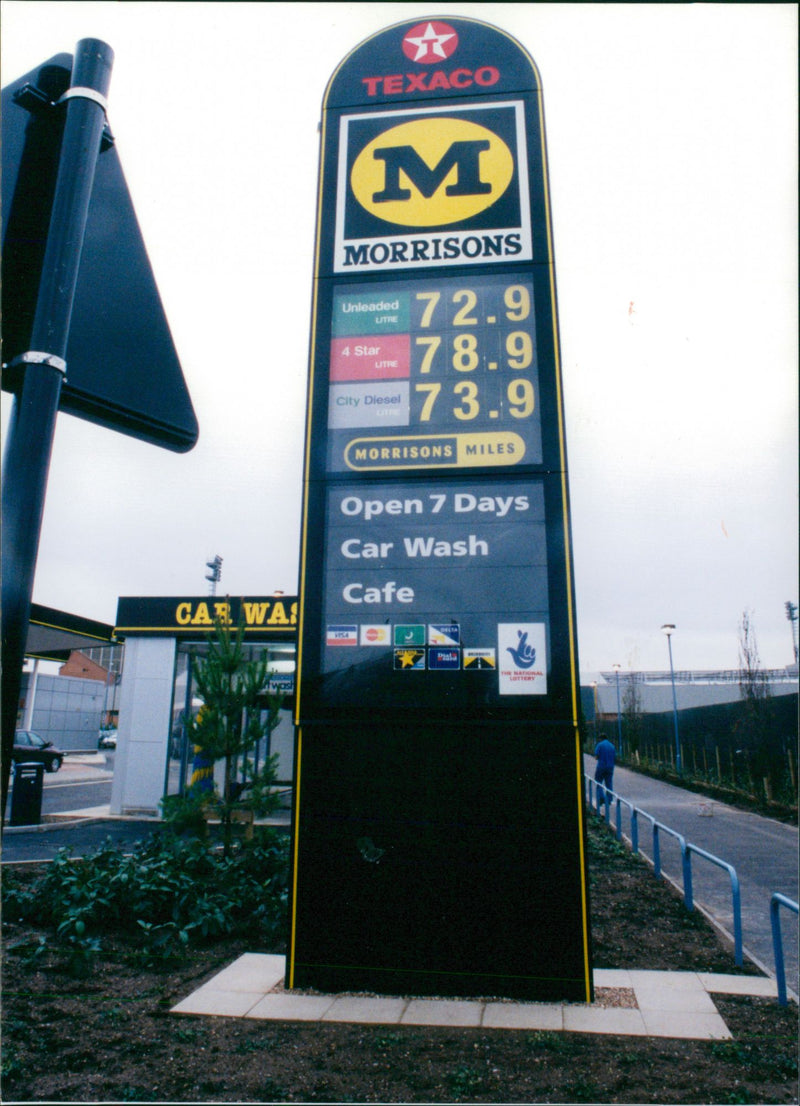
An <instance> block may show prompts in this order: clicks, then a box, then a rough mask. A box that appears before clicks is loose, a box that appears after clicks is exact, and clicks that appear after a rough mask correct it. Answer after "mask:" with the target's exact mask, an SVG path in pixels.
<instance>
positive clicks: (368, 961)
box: [287, 19, 592, 1001]
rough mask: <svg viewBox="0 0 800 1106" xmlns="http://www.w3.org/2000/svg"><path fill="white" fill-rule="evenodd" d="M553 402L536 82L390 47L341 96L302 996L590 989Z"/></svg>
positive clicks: (455, 36)
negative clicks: (310, 990) (305, 991)
mask: <svg viewBox="0 0 800 1106" xmlns="http://www.w3.org/2000/svg"><path fill="white" fill-rule="evenodd" d="M561 397H562V391H561V381H560V366H559V353H558V326H557V318H556V305H555V280H554V267H553V250H552V235H551V231H550V217H549V197H548V183H547V172H546V151H545V144H544V132H543V115H542V102H541V87H540V82H539V77H538V73H537V71H536V67H535V65H534V64H533V62H532V61H531V59H530V58H529V57H528V55H527V54H526V53H525V51H524V50H523V49H522V48H521V47H520V46H519V45H518V44H517V43H516V42H514V41H513V40H512V39H511V38H509V36H508V35H506V34H504V33H503V32H502V31H499V30H496V29H494V28H491V27H489V26H487V25H486V24H483V23H479V22H476V21H471V20H462V19H453V20H448V21H447V22H444V21H441V20H433V19H432V20H426V21H423V22H421V23H420V22H417V21H409V22H407V23H403V24H400V25H398V26H396V27H391V28H389V29H387V30H385V31H382V32H381V33H380V34H377V35H375V36H374V37H373V38H371V39H369V40H368V41H367V42H365V43H363V44H362V45H361V46H360V47H358V48H357V49H356V50H355V51H353V52H352V53H351V54H350V55H349V56H348V57H347V58H346V59H345V61H344V62H343V63H342V65H341V66H340V67H339V69H338V70H337V71H336V73H335V74H334V76H333V78H332V79H331V82H330V83H329V85H328V89H327V91H326V94H325V101H324V114H323V126H322V169H321V174H320V196H319V223H318V227H317V249H316V269H315V274H314V308H313V319H312V339H311V368H310V382H309V404H308V436H307V449H306V468H305V486H304V511H303V539H302V575H301V594H300V608H299V611H300V613H299V657H298V666H299V670H298V694H297V706H296V721H297V746H296V791H295V816H294V840H293V860H294V874H293V883H292V911H291V943H290V950H289V957H288V971H287V983H288V986H289V987H309V986H310V987H315V988H317V989H319V990H333V991H337V990H370V991H379V992H384V993H392V994H454V995H487V994H497V995H508V996H517V997H523V998H529V999H576V1000H580V1001H587V1000H588V999H590V998H591V994H592V980H591V964H590V957H589V924H588V900H587V891H586V862H585V850H584V826H583V816H582V786H581V783H582V770H581V749H580V737H579V714H578V702H579V688H578V660H577V643H576V633H575V607H574V601H573V583H572V563H571V548H570V534H569V511H568V488H567V472H566V447H565V439H564V414H563V409H562V399H561ZM364 841H369V842H370V848H369V849H364V848H363V847H361V845H359V842H362V843H363V842H364Z"/></svg>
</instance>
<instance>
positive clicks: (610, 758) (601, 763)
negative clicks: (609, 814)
mask: <svg viewBox="0 0 800 1106" xmlns="http://www.w3.org/2000/svg"><path fill="white" fill-rule="evenodd" d="M594 755H595V756H596V757H597V767H596V768H595V770H594V778H595V781H596V783H597V784H598V787H599V788H601V789H602V790H601V792H600V794H599V795H598V800H597V802H598V806H599V805H600V802H601V801H604V802H605V803H606V806H608V805H609V804H610V802H611V797H610V795H609V794H608V791H613V790H614V764H615V762H616V759H617V750H616V749H615V748H614V743H613V741H609V740H608V738H607V737H606V735H605V734H604V733H601V734H600V740H599V741H598V742H597V745H595V748H594ZM606 788H608V791H606Z"/></svg>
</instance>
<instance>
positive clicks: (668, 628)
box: [661, 622, 683, 776]
mask: <svg viewBox="0 0 800 1106" xmlns="http://www.w3.org/2000/svg"><path fill="white" fill-rule="evenodd" d="M661 630H662V632H663V633H665V634H666V635H667V645H668V647H669V677H670V680H671V682H672V718H673V721H674V723H675V767H676V768H677V770H678V775H679V776H680V775H683V766H682V764H681V743H680V738H679V737H678V699H677V696H676V695H675V669H674V668H673V665H672V635H673V633H674V632H675V627H674V625H673V624H672V623H671V622H665V623H664V625H663V626H662V627H661Z"/></svg>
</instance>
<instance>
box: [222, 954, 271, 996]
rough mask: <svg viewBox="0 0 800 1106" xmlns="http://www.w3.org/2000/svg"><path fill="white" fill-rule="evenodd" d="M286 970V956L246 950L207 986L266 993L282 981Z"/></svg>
mask: <svg viewBox="0 0 800 1106" xmlns="http://www.w3.org/2000/svg"><path fill="white" fill-rule="evenodd" d="M285 971H286V957H284V956H272V955H264V954H261V953H257V952H245V953H243V954H242V956H240V957H239V958H238V960H234V962H233V963H232V964H229V965H228V967H227V968H224V969H223V970H222V971H221V972H218V973H217V974H216V975H215V976H214V978H213V979H210V980H209V981H208V983H207V984H205V986H206V987H213V988H214V989H215V990H217V991H257V992H259V994H261V995H264V994H266V992H267V991H271V990H272V988H273V987H275V986H277V984H278V983H280V982H281V980H282V979H283V977H284V975H285Z"/></svg>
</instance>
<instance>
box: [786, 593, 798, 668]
mask: <svg viewBox="0 0 800 1106" xmlns="http://www.w3.org/2000/svg"><path fill="white" fill-rule="evenodd" d="M784 607H785V608H786V617H787V618H788V619H789V622H790V623H791V625H792V652H793V653H794V663H795V664H797V604H796V603H790V602H788V600H787V602H786V603H784Z"/></svg>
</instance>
